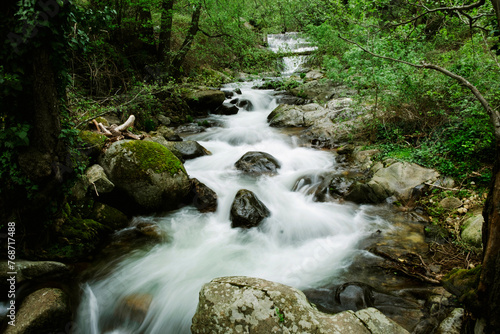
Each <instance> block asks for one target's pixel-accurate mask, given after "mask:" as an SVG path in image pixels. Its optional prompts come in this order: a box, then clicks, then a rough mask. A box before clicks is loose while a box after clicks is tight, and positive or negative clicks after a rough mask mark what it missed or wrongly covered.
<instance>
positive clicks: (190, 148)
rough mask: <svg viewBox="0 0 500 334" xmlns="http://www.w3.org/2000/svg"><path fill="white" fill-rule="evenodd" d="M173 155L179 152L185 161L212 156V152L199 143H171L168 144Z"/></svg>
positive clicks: (187, 141)
mask: <svg viewBox="0 0 500 334" xmlns="http://www.w3.org/2000/svg"><path fill="white" fill-rule="evenodd" d="M165 147H166V148H168V149H169V150H170V151H171V152H172V153H174V152H178V153H179V154H180V156H181V158H182V159H183V160H189V159H195V158H199V157H202V156H204V155H210V154H211V153H210V151H208V150H207V149H206V148H204V147H203V146H201V145H200V144H199V143H198V142H197V141H194V140H185V141H170V142H167V143H166V146H165Z"/></svg>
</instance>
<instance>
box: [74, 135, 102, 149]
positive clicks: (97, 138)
mask: <svg viewBox="0 0 500 334" xmlns="http://www.w3.org/2000/svg"><path fill="white" fill-rule="evenodd" d="M79 136H80V138H81V139H82V141H83V142H84V143H85V144H86V145H88V146H90V147H95V148H98V149H100V150H101V149H102V148H103V147H104V143H106V140H108V137H106V136H105V135H103V134H100V133H97V132H93V131H80V134H79Z"/></svg>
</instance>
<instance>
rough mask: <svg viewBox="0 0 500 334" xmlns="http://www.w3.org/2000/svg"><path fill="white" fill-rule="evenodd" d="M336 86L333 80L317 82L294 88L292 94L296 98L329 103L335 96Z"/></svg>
mask: <svg viewBox="0 0 500 334" xmlns="http://www.w3.org/2000/svg"><path fill="white" fill-rule="evenodd" d="M335 86H336V85H335V84H334V83H333V81H332V80H328V79H326V80H315V81H310V82H307V83H305V84H303V85H300V86H298V87H296V88H292V89H291V92H292V93H293V94H294V95H296V96H299V97H303V98H306V99H310V100H315V101H328V100H330V99H331V98H332V97H333V96H334V94H335Z"/></svg>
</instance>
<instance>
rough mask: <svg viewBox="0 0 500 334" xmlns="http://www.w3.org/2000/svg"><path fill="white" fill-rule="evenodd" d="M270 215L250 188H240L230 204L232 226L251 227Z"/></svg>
mask: <svg viewBox="0 0 500 334" xmlns="http://www.w3.org/2000/svg"><path fill="white" fill-rule="evenodd" d="M270 215H271V212H270V211H269V209H268V208H267V207H266V206H265V205H264V203H262V202H261V201H260V200H259V199H258V198H257V196H255V194H254V193H253V192H251V191H250V190H246V189H240V190H238V192H237V193H236V196H235V197H234V201H233V204H232V205H231V211H230V219H231V222H232V224H231V226H232V227H242V228H251V227H255V226H258V225H259V224H260V222H261V221H262V220H263V219H264V218H266V217H269V216H270Z"/></svg>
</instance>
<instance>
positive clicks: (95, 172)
mask: <svg viewBox="0 0 500 334" xmlns="http://www.w3.org/2000/svg"><path fill="white" fill-rule="evenodd" d="M85 175H86V176H87V179H88V181H89V182H90V184H91V185H93V187H94V190H95V191H97V194H100V193H109V192H111V191H113V189H114V188H115V185H114V184H113V182H111V181H110V180H109V179H108V177H107V176H106V173H105V172H104V169H103V168H102V167H101V166H99V165H93V166H91V167H90V168H88V169H87V171H86V172H85Z"/></svg>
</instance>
